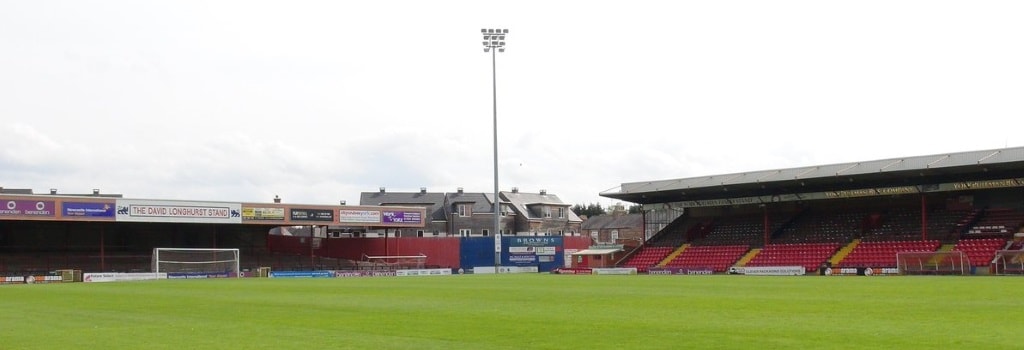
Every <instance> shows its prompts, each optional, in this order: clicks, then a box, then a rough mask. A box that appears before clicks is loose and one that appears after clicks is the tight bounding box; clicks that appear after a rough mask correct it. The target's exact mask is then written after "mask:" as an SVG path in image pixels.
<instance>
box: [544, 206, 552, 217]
mask: <svg viewBox="0 0 1024 350" xmlns="http://www.w3.org/2000/svg"><path fill="white" fill-rule="evenodd" d="M544 217H545V218H550V217H551V208H549V207H544Z"/></svg>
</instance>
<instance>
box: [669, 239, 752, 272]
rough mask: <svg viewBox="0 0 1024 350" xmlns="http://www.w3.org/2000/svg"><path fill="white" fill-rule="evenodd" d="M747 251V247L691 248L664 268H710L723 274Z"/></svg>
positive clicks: (748, 247)
mask: <svg viewBox="0 0 1024 350" xmlns="http://www.w3.org/2000/svg"><path fill="white" fill-rule="evenodd" d="M747 250H750V246H748V245H721V246H691V247H689V248H686V249H685V250H683V252H682V253H681V254H679V255H678V256H676V257H675V259H672V261H669V262H668V263H667V264H665V266H666V267H679V268H691V269H698V268H710V269H711V270H713V271H715V272H725V270H726V269H728V268H729V267H730V266H732V265H733V264H735V263H736V261H738V260H739V259H740V258H741V257H742V256H743V254H744V253H746V252H747Z"/></svg>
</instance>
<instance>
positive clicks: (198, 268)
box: [152, 248, 242, 277]
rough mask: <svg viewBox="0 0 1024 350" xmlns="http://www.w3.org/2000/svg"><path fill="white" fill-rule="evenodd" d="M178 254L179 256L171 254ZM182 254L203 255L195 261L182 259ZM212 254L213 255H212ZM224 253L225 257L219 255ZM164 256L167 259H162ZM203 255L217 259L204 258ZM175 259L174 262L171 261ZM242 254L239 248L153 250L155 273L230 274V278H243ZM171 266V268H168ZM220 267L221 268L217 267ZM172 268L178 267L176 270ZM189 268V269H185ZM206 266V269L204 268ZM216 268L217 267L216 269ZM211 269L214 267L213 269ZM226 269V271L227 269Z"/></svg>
mask: <svg viewBox="0 0 1024 350" xmlns="http://www.w3.org/2000/svg"><path fill="white" fill-rule="evenodd" d="M172 252H176V253H177V254H175V255H178V256H173V255H172V254H171V253H172ZM181 253H185V254H188V253H201V254H197V255H198V257H197V258H196V259H194V260H185V259H181V258H182V256H180V254H181ZM211 253H212V254H211ZM218 253H223V257H222V256H221V255H220V254H218ZM161 255H163V257H164V258H166V259H161ZM202 255H208V256H209V257H215V258H213V259H209V258H203V257H202ZM171 259H173V260H171ZM240 261H241V254H240V252H239V250H238V248H153V260H152V269H153V273H156V274H160V273H198V274H202V273H211V274H212V273H225V272H226V273H228V276H229V277H241V275H242V274H241V272H242V270H241V266H240ZM168 265H170V266H168ZM217 265H219V266H217ZM172 266H177V267H178V268H174V267H172ZM185 266H188V267H185ZM204 266H205V267H206V268H204ZM214 266H216V267H214ZM211 267H213V268H212V269H211ZM225 267H226V269H225Z"/></svg>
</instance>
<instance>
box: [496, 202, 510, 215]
mask: <svg viewBox="0 0 1024 350" xmlns="http://www.w3.org/2000/svg"><path fill="white" fill-rule="evenodd" d="M499 205H500V207H498V212H500V213H501V216H506V215H508V206H507V205H504V204H499Z"/></svg>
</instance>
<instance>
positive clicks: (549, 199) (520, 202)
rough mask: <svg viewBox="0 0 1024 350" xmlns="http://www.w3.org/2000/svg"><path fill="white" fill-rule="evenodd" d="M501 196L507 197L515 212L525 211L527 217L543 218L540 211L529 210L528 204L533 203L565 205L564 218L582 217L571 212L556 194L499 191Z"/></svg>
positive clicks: (571, 220) (572, 219)
mask: <svg viewBox="0 0 1024 350" xmlns="http://www.w3.org/2000/svg"><path fill="white" fill-rule="evenodd" d="M501 196H502V197H504V198H506V199H508V201H509V204H511V205H512V206H513V207H515V208H516V211H517V212H519V213H526V214H527V215H529V216H528V217H527V219H543V218H544V217H543V215H542V214H541V213H538V212H534V211H531V210H530V206H531V205H534V204H544V205H552V206H562V207H566V210H565V211H566V214H565V217H566V219H569V221H570V222H580V221H583V220H582V219H580V217H579V216H577V215H576V213H573V212H572V210H569V208H568V207H569V205H568V204H565V203H564V202H562V200H561V199H559V198H558V196H556V195H553V194H539V193H523V192H518V191H516V192H501Z"/></svg>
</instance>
